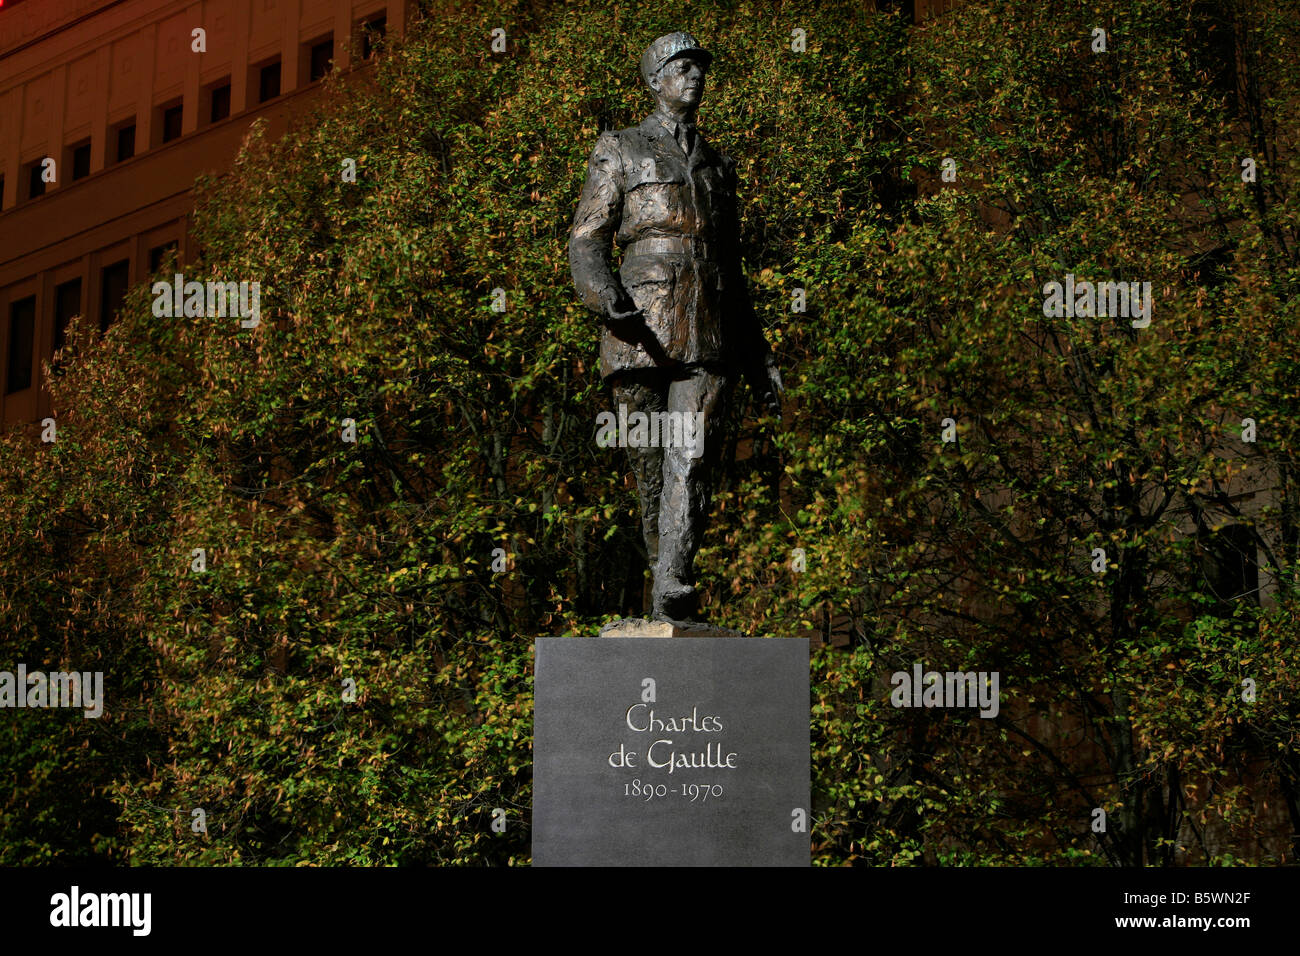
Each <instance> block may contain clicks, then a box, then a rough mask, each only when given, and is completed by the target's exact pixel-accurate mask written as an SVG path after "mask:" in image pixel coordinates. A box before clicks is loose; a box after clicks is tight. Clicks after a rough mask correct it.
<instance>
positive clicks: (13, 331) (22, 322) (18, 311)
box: [4, 239, 178, 395]
mask: <svg viewBox="0 0 1300 956" xmlns="http://www.w3.org/2000/svg"><path fill="white" fill-rule="evenodd" d="M177 248H178V245H177V242H176V240H174V239H173V240H171V241H169V242H164V243H163V244H162V245H159V246H155V247H154V248H152V249H150V250H149V274H150V275H156V274H157V272H158V270H159V269H161V268H162V266H163V263H164V262H166V261H167V258H168V257H169V256H170V255H172V254H173V253H175V252H176V250H177ZM130 276H131V262H130V260H129V259H121V260H119V261H117V262H112V263H109V264H108V265H106V266H103V267H101V268H100V270H99V329H100V331H101V332H103V331H105V330H107V329H108V327H109V325H111V324H112V322H113V321H114V320H115V319H116V318H117V316H118V313H119V312H120V311H121V309H122V303H123V301H125V299H126V293H127V289H128V287H129V285H130ZM53 305H54V351H56V352H57V351H58V350H59V349H61V348H63V346H64V343H65V341H66V339H65V336H66V333H67V329H68V323H69V322H70V321H72V317H73V316H75V315H83V314H84V312H83V302H82V289H81V279H80V278H76V279H70V280H68V281H67V282H61V283H59V284H58V285H56V286H55V287H54V302H53ZM35 349H36V296H34V295H29V296H25V297H23V298H21V299H15V300H13V301H12V302H10V304H9V352H8V356H7V361H6V362H5V380H4V393H5V394H6V395H12V394H13V393H14V392H21V391H22V390H23V389H27V388H31V386H32V370H33V368H34V367H35V358H36V356H35Z"/></svg>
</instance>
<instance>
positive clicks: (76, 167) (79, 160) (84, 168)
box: [72, 140, 90, 183]
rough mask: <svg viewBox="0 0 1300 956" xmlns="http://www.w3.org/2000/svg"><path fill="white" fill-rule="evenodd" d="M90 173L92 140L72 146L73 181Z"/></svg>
mask: <svg viewBox="0 0 1300 956" xmlns="http://www.w3.org/2000/svg"><path fill="white" fill-rule="evenodd" d="M89 175H90V141H89V140H87V141H86V142H84V143H80V144H78V145H76V146H74V147H72V181H73V182H74V183H75V182H76V181H77V180H78V179H85V178H86V177H87V176H89Z"/></svg>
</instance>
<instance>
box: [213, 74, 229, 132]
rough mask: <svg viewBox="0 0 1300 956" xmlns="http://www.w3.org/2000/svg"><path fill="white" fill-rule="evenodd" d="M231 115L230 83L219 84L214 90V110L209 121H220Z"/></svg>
mask: <svg viewBox="0 0 1300 956" xmlns="http://www.w3.org/2000/svg"><path fill="white" fill-rule="evenodd" d="M229 115H230V84H229V83H227V84H226V85H225V86H218V87H216V88H215V89H214V90H213V91H212V111H211V115H210V116H209V117H208V122H211V123H220V122H221V121H222V120H223V119H225V118H226V117H227V116H229Z"/></svg>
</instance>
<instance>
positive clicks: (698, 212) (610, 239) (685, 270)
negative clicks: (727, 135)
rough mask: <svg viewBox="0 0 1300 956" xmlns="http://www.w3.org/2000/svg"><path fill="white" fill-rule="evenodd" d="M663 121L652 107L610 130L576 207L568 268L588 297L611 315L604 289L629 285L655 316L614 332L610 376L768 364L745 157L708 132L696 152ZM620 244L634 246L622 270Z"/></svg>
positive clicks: (604, 345) (605, 351) (606, 340)
mask: <svg viewBox="0 0 1300 956" xmlns="http://www.w3.org/2000/svg"><path fill="white" fill-rule="evenodd" d="M667 122H670V123H671V122H672V121H671V120H668V121H667ZM664 124H665V120H664V118H663V117H662V116H661V115H660V114H658V113H653V114H651V115H650V116H649V117H648V118H647V119H646V120H645V121H644V122H642V123H641V124H640V125H639V126H633V127H630V128H628V129H624V130H619V131H617V132H607V133H602V134H601V135H600V138H599V139H598V140H597V141H596V146H595V149H593V150H592V153H591V159H590V160H589V162H588V164H587V180H586V183H585V184H584V186H583V189H582V196H581V198H580V200H579V202H578V209H577V212H576V213H575V215H574V219H573V228H572V231H571V232H570V236H569V266H570V269H571V271H572V273H573V281H574V285H575V286H576V287H577V290H578V293H579V295H580V296H581V298H582V301H583V303H584V304H585V305H586V306H587V307H588V308H589V309H591V310H592V311H593V312H597V313H602V314H603V310H602V307H601V302H600V295H601V292H602V290H606V289H610V290H616V289H617V288H618V283H619V282H621V283H622V286H623V288H624V289H625V290H626V291H627V293H628V295H629V296H630V297H631V299H632V301H633V302H634V303H635V304H636V307H637V308H638V309H641V310H642V312H643V313H644V316H645V326H644V328H642V327H639V326H638V327H637V328H636V330H635V332H628V333H623V334H627V335H629V338H627V339H625V338H622V337H620V334H616V333H615V332H614V331H612V330H611V329H609V328H606V329H605V330H604V332H603V333H602V335H601V343H600V367H601V374H602V376H603V377H605V378H608V377H609V376H611V375H613V374H615V373H617V372H620V371H625V370H628V369H637V368H654V367H672V366H674V365H676V364H677V363H698V364H708V363H713V364H717V365H722V366H729V367H731V368H732V369H734V370H746V371H748V370H749V369H751V368H753V367H761V366H762V364H763V362H764V361H765V359H766V357H767V355H768V354H769V352H768V347H767V342H766V341H765V340H764V338H763V334H762V330H761V328H760V326H759V324H758V318H757V316H756V315H755V314H754V309H753V306H752V304H751V302H750V298H749V294H748V292H747V291H746V289H745V281H744V275H743V272H742V270H741V264H740V250H739V221H738V216H737V209H736V169H735V163H734V161H732V160H731V159H730V158H729V157H727V156H724V155H722V154H721V153H719V152H718V151H717V150H715V149H713V147H711V146H709V144H708V143H706V142H705V141H704V138H703V137H702V136H700V135H699V134H698V132H697V133H696V138H695V143H694V148H693V149H692V151H691V155H690V157H689V158H688V157H687V155H686V153H685V152H684V151H683V149H682V147H681V146H680V145H678V142H677V140H676V139H675V138H674V136H673V134H672V132H671V131H670V130H669V128H668V127H667V126H665V125H664ZM614 243H616V244H617V245H618V246H619V248H620V249H621V250H622V253H623V256H622V262H621V265H620V266H619V271H618V276H617V277H615V275H614V272H613V269H612V267H611V262H610V259H611V256H610V247H611V244H614ZM620 332H622V330H620Z"/></svg>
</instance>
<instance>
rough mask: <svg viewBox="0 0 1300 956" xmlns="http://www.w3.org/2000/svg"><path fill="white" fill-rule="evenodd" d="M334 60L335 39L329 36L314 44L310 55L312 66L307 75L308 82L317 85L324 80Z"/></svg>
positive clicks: (309, 60)
mask: <svg viewBox="0 0 1300 956" xmlns="http://www.w3.org/2000/svg"><path fill="white" fill-rule="evenodd" d="M333 60H334V37H333V36H329V37H326V38H325V39H323V40H320V41H318V42H316V43H314V44H312V48H311V53H310V54H309V55H308V62H309V64H310V67H309V72H308V74H307V82H308V83H315V82H316V81H317V80H319V79H321V78H323V77H324V76H325V74H326V73H328V72H329V71H330V63H332V62H333Z"/></svg>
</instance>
